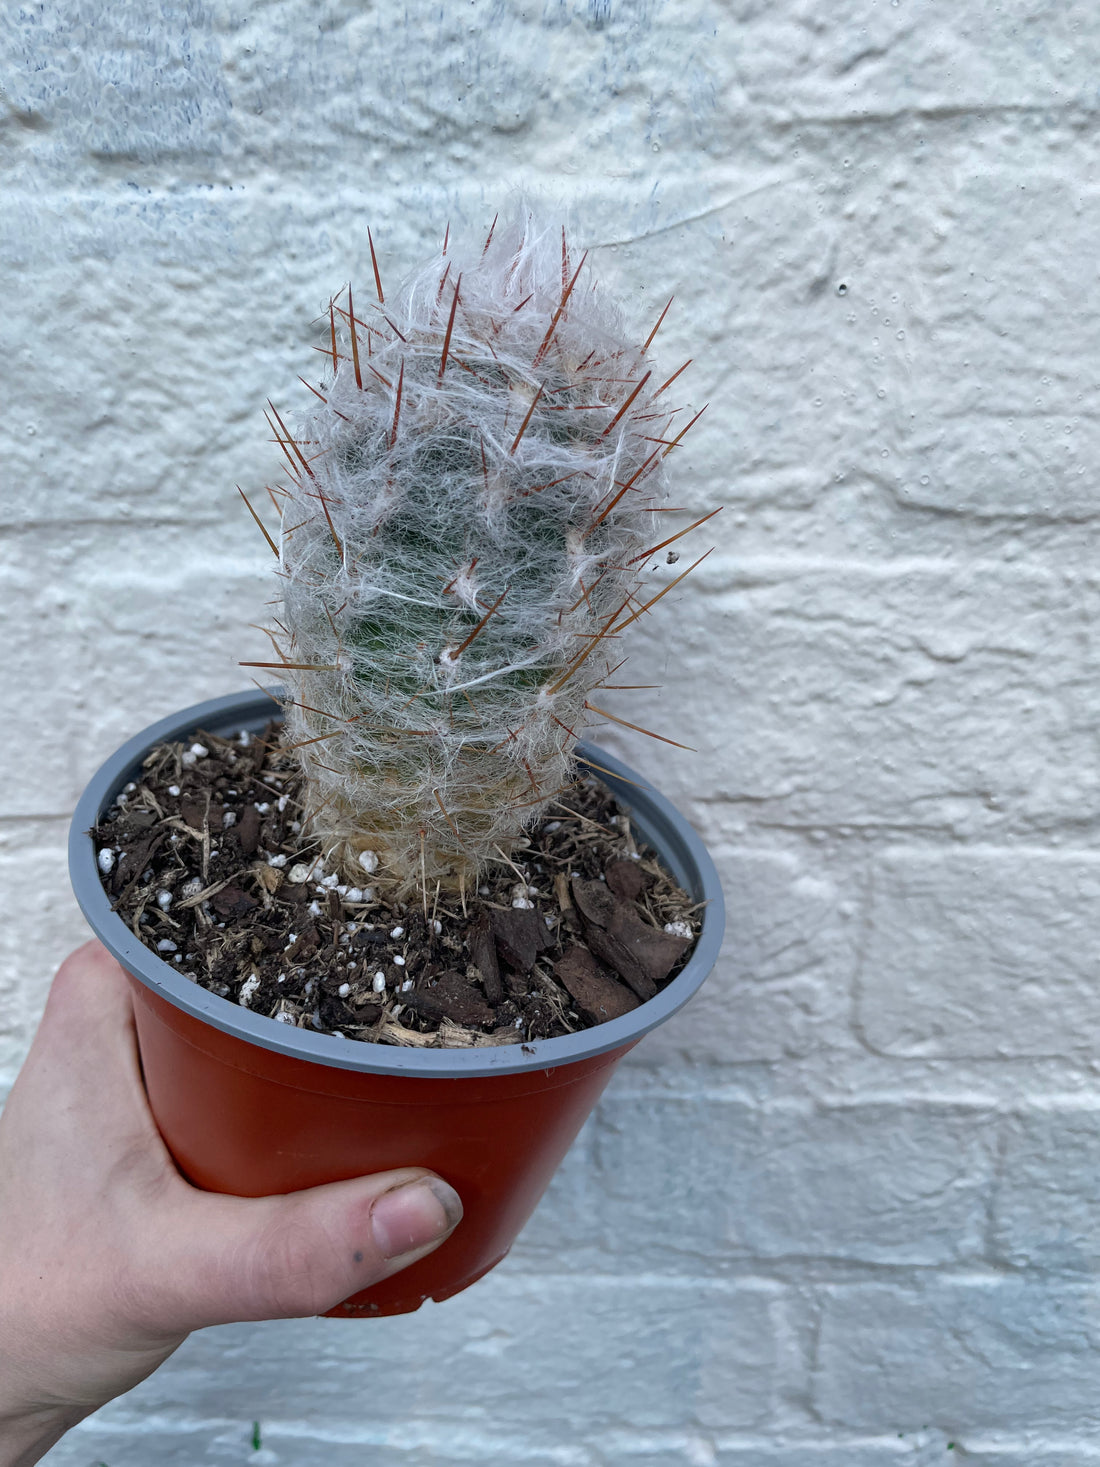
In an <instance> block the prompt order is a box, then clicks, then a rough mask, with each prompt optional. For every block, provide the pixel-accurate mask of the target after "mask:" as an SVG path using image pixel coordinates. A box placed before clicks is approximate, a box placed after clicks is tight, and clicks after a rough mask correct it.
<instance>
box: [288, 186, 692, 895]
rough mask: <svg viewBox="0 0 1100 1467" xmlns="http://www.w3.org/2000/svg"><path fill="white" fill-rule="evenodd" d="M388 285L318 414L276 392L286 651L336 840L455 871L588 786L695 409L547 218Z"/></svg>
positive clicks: (340, 308)
mask: <svg viewBox="0 0 1100 1467" xmlns="http://www.w3.org/2000/svg"><path fill="white" fill-rule="evenodd" d="M371 253H372V260H373V259H374V246H373V241H372V243H371ZM373 283H374V286H375V289H374V292H373V297H374V298H373V299H372V301H371V303H370V305H369V306H366V305H365V304H364V305H361V304H360V297H359V296H355V297H353V294H352V291H351V289H350V288H349V289H348V290H347V292H346V293H345V294H342V295H341V296H340V297H339V299H338V300H337V301H334V302H333V303H331V305H330V307H329V325H330V331H329V332H328V335H327V341H328V345H327V349H326V355H327V357H328V370H327V373H326V377H325V380H324V381H322V382H321V383H320V385H319V386H318V387H317V388H311V389H310V390H311V391H312V392H313V393H314V394H315V396H314V399H313V400H312V402H311V411H309V412H308V413H307V414H306V415H305V416H304V418H303V419H302V420H301V421H300V422H299V423H298V425H297V428H296V431H295V432H294V433H293V435H292V433H291V431H290V430H289V429H288V428H287V426H286V424H285V421H284V419H283V418H282V417H280V416H279V414H278V413H277V412H275V411H274V409H273V412H274V417H273V418H272V420H271V421H272V426H273V429H274V431H275V434H276V438H277V440H278V441H279V442H280V443H281V445H282V447H283V451H284V453H285V454H286V456H287V459H288V461H289V463H290V466H291V470H292V473H291V480H290V483H289V484H288V485H287V486H285V487H283V488H281V490H280V495H281V498H280V509H281V532H280V536H279V542H278V547H277V548H278V554H279V562H280V566H279V572H280V575H281V577H282V591H283V601H284V610H283V612H282V614H281V616H280V617H279V618H277V619H276V622H275V628H274V630H273V632H272V636H273V639H274V641H275V645H276V648H277V651H278V655H279V658H280V662H279V663H278V664H272V665H275V666H279V667H280V668H281V672H282V676H283V679H284V681H285V682H286V684H287V685H288V687H289V689H290V695H291V697H292V699H293V702H292V703H291V704H290V705H289V708H288V716H287V729H288V739H289V742H290V743H291V744H293V745H295V746H296V747H297V749H298V754H299V757H300V759H301V763H302V769H303V771H304V775H305V787H306V791H307V797H306V806H307V816H308V820H309V822H310V823H309V827H308V828H309V829H310V830H311V831H312V833H313V834H314V835H315V836H316V837H317V838H318V839H319V840H320V842H321V844H322V845H323V847H324V849H325V851H326V854H327V855H328V856H329V857H330V858H331V859H334V860H336V861H337V862H339V863H341V864H342V865H343V867H344V869H345V870H346V871H347V872H348V874H349V876H351V877H353V878H354V879H356V880H357V881H359V882H360V883H362V880H363V869H364V868H366V870H367V871H371V872H375V870H376V877H375V879H376V880H377V879H386V878H388V879H389V880H390V881H392V882H393V883H395V884H396V885H398V886H400V887H403V888H404V889H405V890H406V891H409V890H412V889H413V888H414V887H416V886H419V885H420V884H421V883H426V884H427V888H428V889H432V888H434V885H435V883H436V882H437V881H441V882H442V883H443V885H444V888H445V889H447V888H455V887H458V886H465V885H466V884H467V883H468V882H469V881H470V880H471V879H473V878H475V877H476V873H477V871H478V869H479V868H480V867H481V865H482V864H483V863H484V862H485V861H486V860H489V859H492V858H494V857H500V856H502V855H506V854H507V852H508V851H509V848H510V846H511V845H512V843H513V842H515V840H516V839H517V837H518V836H519V835H520V833H521V831H522V830H523V828H524V826H525V825H527V824H529V823H530V822H531V821H532V820H533V819H534V818H535V816H536V815H538V814H539V813H541V812H542V811H543V810H544V809H545V807H546V806H547V804H548V802H549V801H551V800H552V799H553V798H554V797H555V796H557V795H559V794H560V793H561V791H562V789H563V788H564V787H566V786H567V784H568V782H569V780H570V777H571V775H570V759H571V753H572V750H573V746H574V744H575V743H576V740H577V737H578V735H579V734H580V732H581V731H582V729H583V728H584V727H585V725H586V724H588V723H590V722H592V721H594V720H596V719H601V718H602V717H603V716H604V713H603V709H602V707H601V706H599V705H597V706H594V705H593V703H592V698H593V696H594V695H595V693H596V690H597V689H599V688H600V687H601V686H602V685H603V684H605V683H607V682H608V681H609V679H610V680H612V681H613V677H614V673H615V671H616V666H617V664H618V663H619V661H620V658H621V653H620V652H619V650H618V649H619V647H620V642H619V641H618V640H616V638H617V636H618V633H619V632H621V631H622V630H623V629H625V628H626V627H627V626H628V625H629V624H630V623H631V622H632V621H634V620H635V619H636V618H637V617H639V616H641V615H642V614H643V612H644V611H645V609H646V608H647V606H648V605H651V604H652V602H653V601H654V600H656V599H657V598H658V597H659V596H660V595H663V594H664V591H665V590H667V589H671V585H669V584H666V585H665V586H664V587H663V589H658V588H657V587H651V588H650V589H648V590H647V589H645V588H644V586H643V583H642V575H643V573H644V572H645V571H646V569H647V568H648V567H647V552H648V554H652V553H653V552H654V551H655V550H661V549H663V544H664V543H668V541H667V537H666V532H665V531H664V530H663V529H662V522H661V516H660V515H659V514H657V513H656V511H657V510H658V509H659V507H660V505H661V501H662V499H663V496H664V481H665V476H664V468H663V464H664V460H665V458H666V457H667V455H668V453H669V452H670V449H671V447H672V446H673V445H674V444H675V443H676V442H678V440H679V438H680V437H682V436H683V432H684V431H686V428H687V427H688V426H690V424H689V423H688V422H687V414H686V413H684V412H683V411H682V410H681V409H670V408H669V407H668V405H667V403H668V399H667V398H666V397H665V388H666V387H667V386H668V385H669V382H671V380H672V379H671V378H669V379H668V381H663V380H662V379H661V377H660V376H659V375H658V374H657V372H656V370H655V368H654V366H653V364H652V362H651V361H650V359H649V357H648V355H647V352H648V348H649V345H650V341H651V340H652V334H651V336H650V341H647V342H646V343H645V344H644V345H641V346H639V345H634V344H630V343H629V342H628V340H627V339H626V336H625V334H624V331H623V328H622V325H621V323H620V319H619V315H618V312H617V311H616V310H615V308H614V307H613V306H612V305H611V304H610V303H608V302H607V301H606V300H605V299H604V298H603V296H602V295H599V294H598V293H597V289H596V286H595V284H594V283H593V282H591V281H590V280H589V279H588V278H587V270H586V263H585V259H584V258H583V257H581V258H580V259H577V258H574V256H573V255H572V254H571V252H570V251H569V249H568V247H567V245H566V241H565V236H564V233H561V232H559V231H558V230H557V229H548V228H544V227H541V226H538V225H537V224H536V223H535V222H534V221H533V220H532V218H531V217H530V216H529V215H526V214H525V215H523V216H522V217H521V218H520V219H518V220H517V221H516V222H515V223H513V224H512V225H509V226H506V227H501V228H496V229H495V230H493V231H490V237H489V239H488V241H486V242H484V244H483V242H482V241H481V240H480V239H479V240H478V242H477V246H476V248H475V249H474V250H473V252H472V253H467V254H462V253H460V252H459V251H457V250H456V249H455V248H454V246H453V244H452V243H451V242H450V241H449V240H445V241H444V245H443V250H442V253H441V254H440V255H439V257H438V258H436V259H434V260H433V261H431V263H429V264H428V265H426V266H425V267H424V268H423V269H421V270H419V271H418V272H417V273H416V274H415V275H414V276H413V277H412V278H411V279H410V280H409V281H408V282H407V283H406V285H405V286H404V288H403V289H402V291H401V293H400V295H399V297H398V298H397V299H396V300H394V301H391V300H390V299H389V298H387V297H386V296H385V294H384V290H383V286H382V282H381V279H380V277H379V274H378V269H377V263H375V268H374V282H373ZM673 375H674V376H678V375H679V373H674V374H673ZM671 538H678V537H676V536H673V537H671ZM654 542H658V543H657V544H656V545H655V544H654ZM677 579H679V577H678V578H677Z"/></svg>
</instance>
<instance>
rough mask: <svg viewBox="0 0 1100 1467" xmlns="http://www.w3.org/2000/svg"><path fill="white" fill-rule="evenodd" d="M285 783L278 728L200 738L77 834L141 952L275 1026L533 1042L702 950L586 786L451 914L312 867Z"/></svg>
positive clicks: (641, 995)
mask: <svg viewBox="0 0 1100 1467" xmlns="http://www.w3.org/2000/svg"><path fill="white" fill-rule="evenodd" d="M299 786H300V777H299V773H298V767H297V764H296V762H295V759H294V756H293V754H291V753H287V752H286V751H285V750H284V749H283V748H282V746H281V745H280V743H279V726H278V724H277V723H272V724H270V725H269V726H268V727H267V729H266V730H265V731H264V732H263V733H262V734H259V735H249V734H247V733H242V734H240V735H239V736H238V737H237V738H236V739H223V738H218V737H216V736H215V735H213V734H208V733H203V732H199V733H197V734H196V735H195V736H194V738H193V739H192V740H191V741H190V742H189V743H184V744H181V743H171V744H162V745H160V746H158V747H157V748H156V749H154V750H153V751H152V752H151V753H150V755H149V756H148V758H147V759H146V761H145V765H144V769H143V772H142V776H141V779H140V780H138V781H135V782H134V783H132V784H130V785H128V786H127V787H126V790H125V791H124V792H123V794H121V795H120V796H119V798H118V801H117V802H116V803H115V804H114V805H113V806H112V807H111V809H110V810H108V811H107V812H106V813H105V815H104V817H103V819H102V820H101V822H100V824H99V825H98V826H97V828H96V830H95V831H94V832H93V835H94V839H95V843H96V851H97V853H98V855H99V865H100V871H101V873H102V879H103V884H104V886H105V888H106V890H107V892H108V894H109V896H110V897H111V899H112V903H113V905H114V907H115V910H116V911H117V912H118V913H119V914H120V915H121V916H122V917H123V919H124V920H125V921H126V923H127V924H128V925H129V926H130V927H131V928H132V930H133V931H134V933H135V934H136V935H137V936H138V937H139V938H140V939H141V941H142V942H144V943H145V945H146V947H148V948H150V949H152V950H153V951H154V952H156V953H157V954H158V956H160V957H161V958H163V959H164V960H165V961H166V962H169V963H171V964H173V966H175V967H177V968H178V969H179V971H180V972H181V973H182V974H183V976H184V977H186V978H189V979H191V980H192V981H193V982H196V983H199V984H201V985H202V986H203V987H204V988H207V989H209V990H210V992H212V993H216V994H219V995H220V996H221V997H223V998H228V999H231V1000H233V1001H235V1002H237V1003H241V1004H244V1005H245V1006H246V1007H248V1008H250V1009H252V1010H253V1012H255V1013H260V1014H266V1015H268V1016H269V1017H271V1018H273V1019H276V1020H278V1021H279V1022H281V1023H284V1024H295V1025H298V1026H299V1027H301V1028H305V1029H311V1030H314V1031H318V1032H320V1033H324V1034H336V1035H342V1036H344V1037H347V1038H351V1039H360V1040H366V1041H369V1042H373V1043H381V1044H403V1045H417V1046H421V1047H429V1048H458V1047H466V1046H477V1045H492V1044H515V1043H522V1042H525V1041H530V1040H532V1039H548V1038H552V1037H554V1036H556V1035H561V1034H570V1033H574V1032H576V1031H577V1030H580V1029H587V1028H590V1027H592V1026H593V1025H594V1024H600V1023H603V1022H604V1021H605V1020H608V1019H613V1018H617V1017H619V1016H620V1015H622V1014H625V1013H628V1012H629V1011H630V1010H631V1009H634V1008H637V1006H638V1005H639V1004H640V1003H644V1002H645V1001H646V999H649V998H652V997H653V996H654V994H656V993H657V992H658V991H659V990H660V989H661V988H662V987H664V986H665V984H666V983H668V982H669V981H670V980H671V979H672V978H673V977H675V975H676V973H678V972H679V971H680V969H681V968H682V967H683V965H684V963H685V962H686V961H687V958H688V956H689V954H690V952H691V949H692V947H693V945H694V942H695V939H696V938H697V937H698V934H699V930H700V919H701V916H702V904H693V903H692V900H691V898H690V897H689V896H688V895H687V894H686V893H685V892H683V891H682V890H681V889H680V888H679V887H678V886H677V885H676V883H675V882H674V881H673V880H672V878H671V877H670V876H669V875H668V873H667V872H666V871H664V869H663V868H662V867H661V866H660V865H659V864H658V863H657V861H656V859H655V858H654V856H653V853H652V852H651V851H649V850H648V849H647V848H646V847H644V846H641V845H639V844H638V843H637V842H636V841H635V838H634V835H633V832H632V831H631V828H630V821H629V818H628V817H627V816H626V815H625V814H624V813H622V812H621V811H620V810H619V808H618V807H617V805H616V804H615V801H614V798H613V797H612V795H611V794H610V793H609V791H608V790H607V789H606V788H605V787H604V786H603V785H602V784H600V783H598V782H597V781H596V780H595V779H593V778H591V777H582V778H579V779H578V781H577V782H576V784H575V785H574V786H573V788H572V789H571V790H569V791H567V792H566V793H565V794H564V795H563V796H562V798H561V799H560V801H556V802H555V803H554V804H553V805H552V806H551V807H550V811H549V813H548V814H547V815H546V816H545V817H544V818H543V819H541V820H540V821H539V822H538V823H537V824H536V825H534V826H533V827H532V828H531V830H530V831H529V833H528V836H527V841H526V844H525V845H520V846H519V847H517V848H516V849H515V850H513V851H512V853H511V860H510V862H505V861H503V860H501V861H498V862H493V863H492V864H491V865H490V867H489V869H488V870H487V871H486V872H485V873H484V875H483V877H482V880H481V885H480V886H479V888H478V892H477V895H476V896H474V895H473V894H472V893H471V894H470V895H468V897H467V902H466V910H465V911H463V910H462V908H461V905H460V904H459V902H458V900H457V899H456V898H455V897H453V896H445V895H440V894H439V893H436V894H434V895H433V894H429V898H428V901H427V903H426V909H425V904H424V903H422V901H421V900H420V898H419V897H418V898H417V899H416V900H414V901H409V902H398V901H396V900H393V901H391V900H388V899H386V897H385V896H384V894H383V893H382V892H381V891H380V890H375V889H374V888H372V887H370V886H365V887H362V886H360V887H356V886H351V885H348V884H347V883H345V882H344V881H343V879H342V877H341V876H340V875H339V874H338V873H337V872H335V871H333V872H326V870H325V868H324V866H323V864H322V862H321V859H320V852H319V849H318V847H317V845H316V844H315V843H311V842H310V840H309V838H308V836H307V835H304V834H303V832H302V828H301V822H300V820H299V818H298V817H299V814H300V807H299V804H298V796H299ZM362 879H364V880H365V881H367V882H369V879H370V878H369V877H365V876H364V878H362Z"/></svg>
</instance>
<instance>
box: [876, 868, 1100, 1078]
mask: <svg viewBox="0 0 1100 1467" xmlns="http://www.w3.org/2000/svg"><path fill="white" fill-rule="evenodd" d="M1098 899H1100V861H1098V860H1097V858H1096V857H1093V856H1090V855H1083V854H1079V853H1075V852H1069V851H1065V852H1061V851H1050V850H1044V849H1040V848H1036V847H1031V848H1025V849H1018V848H1017V849H996V850H990V849H981V848H978V849H971V850H970V851H968V852H961V851H954V850H946V849H942V850H909V849H904V848H892V849H889V850H887V851H885V852H883V854H882V855H881V857H880V858H879V859H878V860H877V861H876V863H875V871H874V880H873V892H872V897H871V903H870V911H869V918H868V931H867V938H866V945H865V949H864V953H863V956H862V960H861V964H860V977H859V983H858V992H857V999H856V1017H857V1022H858V1024H859V1026H860V1030H861V1032H862V1034H863V1035H864V1037H865V1038H866V1041H867V1043H868V1044H870V1045H871V1047H872V1048H873V1049H875V1050H877V1051H879V1052H881V1053H884V1054H890V1055H907V1056H939V1057H943V1058H954V1059H962V1058H966V1057H974V1058H979V1057H980V1058H989V1059H997V1058H1009V1057H1013V1056H1028V1055H1031V1056H1064V1057H1072V1056H1074V1055H1081V1056H1082V1057H1085V1056H1088V1055H1091V1054H1093V1053H1094V1052H1095V1048H1096V1045H1097V1042H1098V1041H1100V987H1098V986H1097V983H1096V959H1095V951H1094V949H1095V940H1094V939H1095V912H1096V903H1097V901H1098Z"/></svg>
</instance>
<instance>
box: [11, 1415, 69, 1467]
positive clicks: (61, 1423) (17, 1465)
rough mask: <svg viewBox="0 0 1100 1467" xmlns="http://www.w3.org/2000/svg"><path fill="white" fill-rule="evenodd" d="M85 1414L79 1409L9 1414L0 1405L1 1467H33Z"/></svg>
mask: <svg viewBox="0 0 1100 1467" xmlns="http://www.w3.org/2000/svg"><path fill="white" fill-rule="evenodd" d="M87 1414H88V1412H87V1410H86V1409H83V1408H81V1407H79V1406H77V1407H73V1408H70V1409H67V1410H61V1409H56V1408H50V1409H44V1410H28V1411H12V1412H10V1413H9V1412H6V1411H5V1410H4V1409H3V1407H2V1406H0V1467H32V1464H33V1463H35V1462H38V1461H40V1460H41V1459H42V1458H43V1457H44V1456H45V1455H46V1453H47V1452H48V1451H49V1450H50V1448H51V1447H52V1446H54V1445H55V1443H57V1442H59V1441H60V1440H61V1438H62V1437H63V1436H64V1435H65V1433H66V1432H67V1431H68V1430H69V1428H70V1427H73V1426H75V1425H76V1424H77V1422H78V1421H82V1420H83V1419H84V1417H85V1416H86V1415H87Z"/></svg>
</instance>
